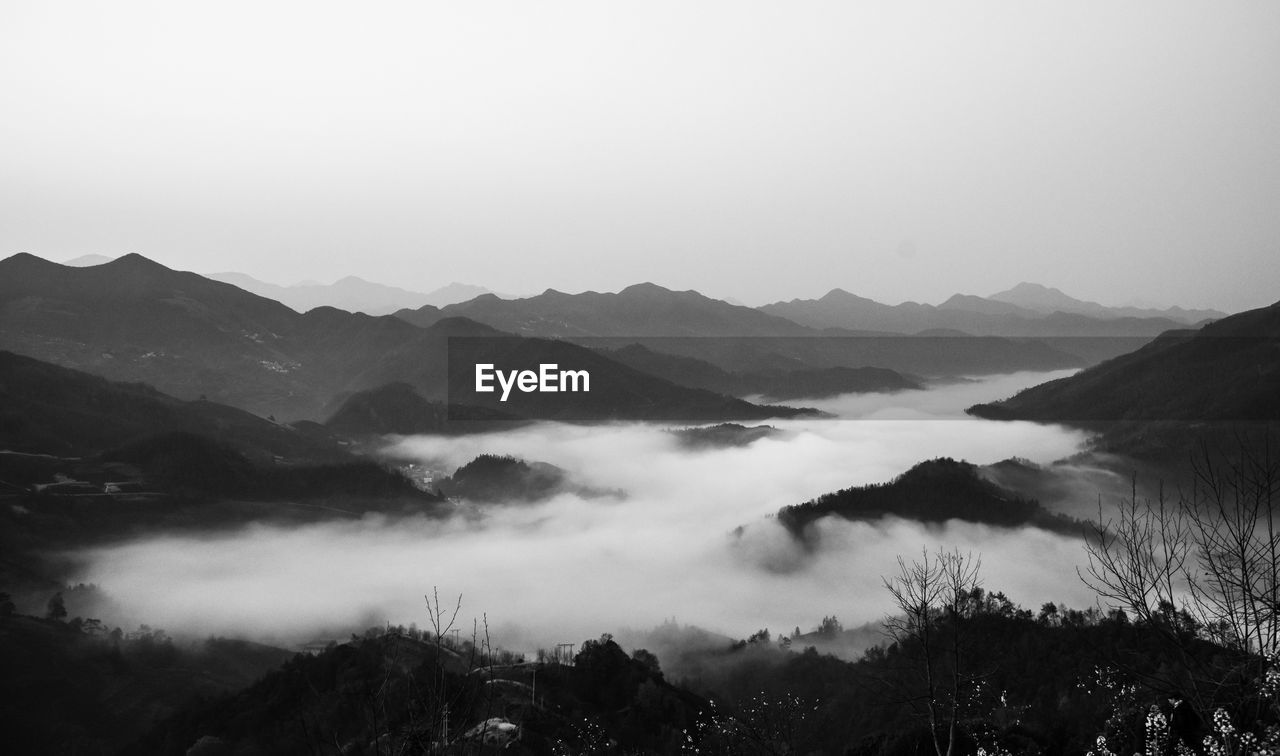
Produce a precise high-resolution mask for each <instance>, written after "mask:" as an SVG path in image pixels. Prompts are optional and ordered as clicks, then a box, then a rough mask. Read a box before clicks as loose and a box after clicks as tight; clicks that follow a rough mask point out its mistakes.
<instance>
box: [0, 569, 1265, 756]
mask: <svg viewBox="0 0 1280 756" xmlns="http://www.w3.org/2000/svg"><path fill="white" fill-rule="evenodd" d="M935 598H936V597H935ZM931 603H932V602H931ZM948 606H950V607H951V609H949V610H947V611H943V610H942V609H941V608H938V610H937V612H936V613H935V614H933V615H931V617H930V619H929V627H930V635H929V636H928V641H927V642H925V640H924V639H923V638H922V637H921V636H919V635H911V634H900V635H898V636H896V637H894V638H890V639H886V641H885V643H884V644H883V645H881V646H878V647H874V648H872V649H871V650H870V651H868V652H867V653H866V654H865V655H864V656H863V657H862V658H861V659H859V660H858V661H854V662H849V661H842V660H839V659H836V658H834V657H831V656H825V655H820V654H818V653H817V652H816V651H814V650H813V649H812V648H808V649H803V648H801V647H799V645H798V644H801V643H803V642H804V641H805V639H806V638H808V637H811V636H807V635H802V634H800V633H799V632H798V628H797V632H796V633H791V634H781V635H777V636H774V635H772V634H771V633H769V632H768V631H767V630H761V631H760V632H757V633H754V634H753V635H752V636H751V637H750V638H749V639H748V640H743V641H737V642H732V641H729V640H728V639H723V638H722V639H717V638H715V637H714V636H712V635H710V634H708V633H705V632H700V633H697V635H698V636H700V637H699V639H696V640H695V641H692V642H691V641H688V640H685V639H683V638H682V639H676V641H675V642H674V643H671V644H668V645H669V646H670V647H671V648H673V649H675V653H674V654H673V653H672V652H669V651H667V650H665V649H664V651H663V652H662V653H663V655H664V658H662V659H659V658H658V657H656V656H655V655H654V654H652V653H649V652H648V651H645V650H642V649H637V650H635V651H634V652H632V653H630V654H628V653H627V652H625V651H624V650H623V649H622V648H621V647H619V646H618V644H616V643H615V642H614V641H613V640H612V638H611V637H610V636H608V635H605V636H602V637H601V638H599V639H597V640H590V641H586V642H584V643H583V644H581V646H579V647H577V649H576V651H575V652H572V653H571V654H568V655H564V654H556V655H552V654H550V653H545V654H544V653H542V652H540V653H539V655H538V660H537V661H536V662H534V661H526V660H525V659H523V658H522V657H519V656H515V655H512V654H508V653H505V652H500V651H493V650H491V649H489V648H488V647H487V645H486V644H484V643H483V641H480V640H479V639H477V642H476V643H472V642H467V641H462V642H460V643H459V642H456V641H453V640H452V639H451V638H447V639H441V640H437V636H436V635H435V634H433V633H430V632H427V633H423V632H420V631H418V630H416V629H414V628H409V629H405V628H402V627H400V628H387V629H385V630H383V629H381V628H379V629H375V630H371V631H369V632H367V633H365V634H364V635H363V636H360V637H356V636H352V638H351V640H350V642H347V643H341V644H337V643H333V644H330V645H329V647H328V648H327V649H325V650H322V651H319V652H318V653H317V654H316V655H305V654H300V655H297V656H295V657H293V658H292V659H290V660H289V661H287V662H285V663H284V664H283V665H281V666H278V667H277V668H275V669H274V670H273V671H271V672H269V673H267V674H266V675H265V676H263V677H261V678H260V679H259V680H258V681H257V682H255V683H253V684H243V683H242V684H241V685H240V686H236V682H237V681H240V680H244V679H245V677H246V675H253V674H255V671H256V670H261V669H263V668H264V665H266V664H270V663H273V662H272V652H271V651H270V650H269V649H263V648H261V647H254V646H251V645H249V644H239V645H235V644H229V643H226V642H217V643H213V642H211V643H209V644H206V647H205V649H204V650H198V649H193V650H189V651H188V650H183V649H181V648H179V647H175V645H174V644H172V643H171V642H169V641H168V640H167V639H165V638H164V636H163V633H158V632H156V631H148V632H147V633H145V634H139V635H138V636H135V637H134V639H132V640H123V639H122V640H112V638H111V637H110V636H106V635H93V634H90V632H89V631H88V630H87V629H85V627H84V626H83V625H81V626H80V627H78V628H77V627H72V626H70V625H69V624H68V625H64V624H62V623H57V622H49V621H44V622H40V621H36V620H32V619H30V618H25V617H7V618H6V617H0V634H3V637H4V638H5V640H6V643H5V644H4V646H3V649H0V657H4V658H5V659H6V661H7V662H8V663H9V664H10V665H11V666H8V667H7V670H9V671H10V674H8V675H6V676H5V678H4V681H3V683H0V684H3V685H4V686H6V692H9V693H13V694H14V695H10V696H7V697H6V704H5V706H6V709H5V712H6V714H7V715H8V716H7V717H6V721H7V722H8V723H9V724H8V725H7V727H8V730H7V731H6V742H7V744H9V745H10V746H15V747H16V748H17V749H18V752H21V753H44V752H51V753H58V752H85V753H96V752H116V750H117V749H119V748H120V747H121V746H122V745H125V744H126V743H130V742H131V744H129V745H127V746H126V747H124V748H123V750H120V751H119V752H120V753H122V754H147V755H148V756H152V755H164V754H177V755H183V756H185V755H186V754H240V753H244V754H258V753H263V754H266V753H270V754H315V753H348V754H375V753H382V754H386V753H442V754H463V753H496V752H498V751H503V752H507V753H518V754H596V753H620V754H674V753H688V752H696V753H719V754H734V755H735V756H737V755H738V754H742V755H743V756H761V755H763V754H779V753H812V754H856V755H857V756H909V755H918V754H920V753H932V752H934V743H933V742H932V737H931V728H930V725H929V718H930V713H932V714H933V716H934V717H935V718H936V720H937V722H938V725H937V726H936V727H935V728H933V730H932V734H936V735H938V736H939V737H940V738H941V740H942V745H943V747H944V748H946V746H947V742H948V740H950V739H951V737H952V735H953V734H954V750H953V752H954V753H956V754H969V755H972V754H975V753H980V752H982V751H986V752H987V753H991V752H998V753H1009V754H1025V755H1026V756H1032V755H1036V756H1059V755H1062V756H1066V755H1067V754H1081V753H1084V752H1085V751H1087V750H1090V749H1093V748H1096V747H1097V744H1098V737H1099V736H1103V737H1105V738H1106V741H1105V742H1106V744H1107V745H1108V747H1109V748H1110V749H1114V751H1113V752H1115V753H1135V752H1137V753H1141V752H1149V753H1161V752H1164V748H1165V747H1168V748H1169V749H1170V750H1172V746H1173V744H1174V743H1175V742H1176V739H1177V738H1186V740H1184V743H1185V742H1195V743H1203V742H1204V738H1205V737H1206V736H1210V735H1212V736H1214V737H1218V738H1221V737H1222V735H1221V728H1219V727H1217V726H1216V725H1215V721H1229V722H1230V723H1231V728H1232V729H1235V730H1236V731H1237V733H1239V732H1243V731H1254V732H1261V731H1263V730H1264V729H1266V728H1267V727H1268V726H1270V725H1274V724H1275V719H1276V713H1275V708H1274V704H1275V693H1274V689H1270V690H1269V689H1267V688H1265V687H1263V688H1261V689H1259V688H1258V687H1257V685H1256V684H1255V683H1256V682H1258V680H1257V679H1254V678H1252V677H1248V678H1241V679H1237V680H1234V681H1232V682H1230V683H1229V684H1227V685H1225V686H1219V687H1215V688H1213V689H1207V690H1205V691H1202V692H1200V693H1199V694H1198V695H1194V696H1184V695H1183V694H1182V693H1181V692H1180V690H1183V689H1186V688H1185V686H1187V685H1188V684H1189V683H1191V682H1192V680H1193V676H1192V675H1193V671H1204V670H1206V669H1207V670H1212V671H1213V672H1215V673H1226V674H1232V670H1235V671H1236V672H1238V671H1239V670H1240V667H1239V666H1238V663H1239V662H1241V661H1244V660H1243V659H1242V658H1241V657H1240V655H1239V654H1235V653H1232V652H1230V651H1227V650H1226V649H1224V648H1222V647H1220V646H1217V645H1215V644H1213V643H1210V642H1208V641H1204V640H1198V639H1196V638H1195V636H1194V626H1182V625H1179V624H1165V619H1164V618H1156V619H1153V620H1152V621H1150V622H1137V621H1132V620H1130V619H1129V618H1128V617H1126V615H1125V614H1124V613H1122V612H1115V611H1113V612H1107V613H1104V612H1102V611H1100V610H1098V609H1096V608H1093V609H1089V610H1085V611H1080V610H1074V609H1068V608H1066V607H1059V606H1057V605H1055V604H1053V603H1052V602H1047V603H1045V604H1044V605H1043V606H1042V607H1041V608H1040V610H1039V611H1038V612H1033V611H1030V610H1026V609H1022V608H1021V607H1019V606H1017V605H1015V604H1013V603H1012V602H1011V601H1009V599H1008V598H1007V597H1005V596H1004V594H1002V593H998V592H990V591H986V590H984V589H982V588H973V589H971V590H965V591H964V592H963V595H960V596H958V597H957V598H956V601H955V603H953V604H949V605H948ZM1169 621H1170V622H1173V623H1181V622H1183V621H1184V620H1182V619H1177V618H1176V617H1170V618H1169ZM33 628H34V630H33ZM148 630H149V629H148ZM36 631H38V632H36ZM839 631H840V624H839V622H838V620H837V619H836V618H835V617H828V618H825V619H824V621H823V624H822V626H821V627H820V628H818V629H817V630H815V631H814V632H815V633H819V634H822V633H827V634H837V633H839ZM99 632H100V631H99ZM688 635H689V633H685V637H687V636H688ZM1173 636H1178V637H1179V638H1180V640H1179V641H1177V642H1178V643H1179V644H1180V645H1181V648H1182V649H1183V652H1184V653H1183V655H1181V656H1177V655H1173V654H1171V653H1170V651H1169V648H1170V647H1169V639H1170V638H1171V637H1173ZM681 649H683V652H681ZM277 653H278V652H277ZM677 657H678V662H679V663H678V664H677V663H676V661H677ZM275 658H276V659H277V660H278V656H276V657H275ZM275 663H278V661H277V662H275ZM668 663H670V664H671V669H670V670H669V671H667V672H664V668H665V667H666V666H667V664H668ZM214 665H216V666H214ZM1250 666H1251V667H1252V666H1254V665H1253V661H1252V660H1250ZM183 672H185V673H186V674H185V676H184V675H183V674H182V673H183ZM259 674H260V672H259ZM236 687H238V689H236ZM107 691H112V692H113V693H114V695H108V693H107ZM196 694H202V696H201V698H196V697H195V695H196ZM1175 696H1176V697H1179V698H1185V699H1186V700H1184V701H1183V702H1182V703H1181V704H1180V706H1181V707H1184V708H1183V709H1182V710H1181V712H1180V713H1177V712H1175V710H1174V708H1173V707H1171V706H1170V703H1169V699H1170V698H1171V697H1175ZM1219 709H1220V710H1221V713H1220V714H1219V713H1217V712H1218V710H1219ZM1188 714H1190V717H1188V716H1187V715H1188ZM1224 718H1225V719H1224ZM1153 719H1154V720H1156V722H1158V723H1159V722H1162V723H1163V724H1162V725H1159V726H1154V727H1153ZM1170 720H1172V723H1173V725H1174V727H1173V728H1171V726H1170ZM953 722H954V729H952V723H953ZM1175 728H1176V729H1175ZM139 733H142V734H141V735H140V736H139ZM1237 744H1239V740H1238V739H1237V738H1236V737H1232V745H1237ZM95 749H97V750H95ZM1231 752H1236V751H1234V750H1233V751H1231Z"/></svg>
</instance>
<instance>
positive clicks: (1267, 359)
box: [969, 303, 1280, 423]
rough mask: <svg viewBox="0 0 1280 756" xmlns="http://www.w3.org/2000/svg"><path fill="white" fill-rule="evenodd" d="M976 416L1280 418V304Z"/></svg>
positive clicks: (1160, 343) (1167, 339)
mask: <svg viewBox="0 0 1280 756" xmlns="http://www.w3.org/2000/svg"><path fill="white" fill-rule="evenodd" d="M969 412H970V413H971V414H974V415H977V416H979V417H985V418H990V419H1019V420H1037V421H1041V422H1077V423H1079V422H1090V421H1113V420H1140V421H1161V420H1176V421H1210V420H1230V421H1235V420H1240V421H1249V420H1280V303H1277V304H1274V305H1271V306H1270V307H1263V308H1260V309H1257V310H1250V311H1248V312H1242V313H1240V314H1238V315H1232V316H1230V317H1227V318H1223V319H1222V320H1219V321H1216V322H1214V323H1211V324H1209V325H1206V326H1204V327H1203V328H1200V329H1199V330H1179V331H1170V332H1168V333H1165V334H1164V335H1162V336H1161V337H1160V338H1158V339H1156V340H1155V341H1153V342H1151V343H1150V344H1148V345H1146V346H1144V347H1143V348H1141V349H1139V350H1137V351H1136V352H1133V353H1130V354H1126V355H1124V356H1121V357H1117V358H1115V359H1112V360H1108V361H1107V362H1104V363H1102V364H1100V365H1095V366H1094V367H1092V368H1089V369H1088V370H1084V371H1082V372H1080V373H1078V374H1076V375H1073V376H1071V377H1069V378H1062V379H1059V380H1056V381H1050V382H1049V383H1044V384H1041V385H1039V386H1035V387H1033V388H1029V389H1027V390H1025V391H1022V392H1020V393H1019V394H1017V395H1016V396H1013V397H1011V398H1009V399H1005V400H1004V401H1000V402H994V403H991V404H980V405H976V406H974V407H971V408H970V409H969Z"/></svg>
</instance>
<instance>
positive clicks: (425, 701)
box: [122, 631, 708, 756]
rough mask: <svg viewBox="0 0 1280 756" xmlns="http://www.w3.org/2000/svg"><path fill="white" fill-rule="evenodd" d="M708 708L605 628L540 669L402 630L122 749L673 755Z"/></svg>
mask: <svg viewBox="0 0 1280 756" xmlns="http://www.w3.org/2000/svg"><path fill="white" fill-rule="evenodd" d="M707 709H708V707H707V703H706V701H705V700H704V699H702V698H700V697H698V696H694V695H692V694H690V693H688V692H687V691H684V690H682V689H680V688H677V687H674V686H672V685H671V684H669V683H668V682H667V681H666V680H665V679H664V678H663V675H662V673H661V671H660V670H659V668H658V664H657V662H656V660H655V659H654V657H653V655H652V654H647V653H645V652H637V653H636V654H635V655H634V656H628V654H626V653H625V652H624V651H623V650H622V649H621V648H620V647H619V646H618V645H617V644H616V643H614V642H613V641H612V639H611V638H610V637H609V636H604V637H602V638H600V639H599V640H592V641H587V642H585V643H583V644H582V645H581V647H580V650H579V651H578V652H577V654H576V655H575V656H573V657H572V658H571V659H569V658H566V659H563V660H561V662H559V663H543V662H525V661H523V659H521V658H519V657H512V656H511V655H509V654H501V653H491V652H489V651H488V650H487V649H485V648H483V644H482V647H481V648H476V647H475V646H473V645H472V644H470V643H463V644H457V645H455V644H453V643H437V642H435V640H434V637H433V636H431V635H430V634H425V635H424V634H420V633H417V632H415V631H408V632H399V631H397V632H391V633H386V634H376V633H375V634H368V635H366V637H364V638H359V639H355V638H353V640H352V641H351V642H350V643H344V644H342V645H339V646H336V647H334V648H331V649H329V650H327V651H325V652H323V653H321V654H319V655H317V656H314V657H311V656H301V655H300V656H298V657H296V658H294V659H293V660H292V661H290V662H289V663H288V664H286V665H284V666H283V667H281V668H280V669H279V670H277V671H275V672H272V673H271V674H269V675H267V676H266V677H265V678H263V679H262V680H261V681H259V682H258V683H256V684H254V685H253V686H251V687H249V688H247V689H245V690H243V691H241V692H240V693H238V694H236V695H234V696H226V697H223V698H221V699H217V700H213V701H211V702H209V703H206V704H202V705H194V706H190V707H188V708H186V709H185V710H183V711H181V712H179V713H178V714H176V715H174V716H172V717H170V718H169V719H167V720H166V721H164V722H162V723H160V724H159V725H158V726H157V727H156V728H155V729H154V730H153V731H152V732H151V733H149V734H148V735H147V736H146V737H144V738H142V739H141V740H139V741H138V742H137V743H136V744H135V745H134V746H132V747H130V748H126V749H125V750H124V751H122V753H123V754H139V755H141V754H147V756H159V755H162V754H177V755H181V754H188V753H192V751H191V750H189V749H191V748H192V747H193V746H196V745H197V744H203V747H206V748H209V749H214V748H218V749H221V750H210V751H209V752H210V753H271V754H282V755H285V754H315V753H332V752H335V749H336V750H337V752H341V753H351V754H374V753H441V754H463V753H497V752H499V751H501V752H503V753H515V754H551V753H575V754H576V753H583V754H586V753H613V752H619V753H655V754H657V753H663V754H665V753H678V752H679V751H680V749H681V747H682V745H683V744H684V743H685V733H686V731H692V730H696V729H697V723H698V719H699V717H700V715H701V713H702V712H704V711H706V710H707Z"/></svg>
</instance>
